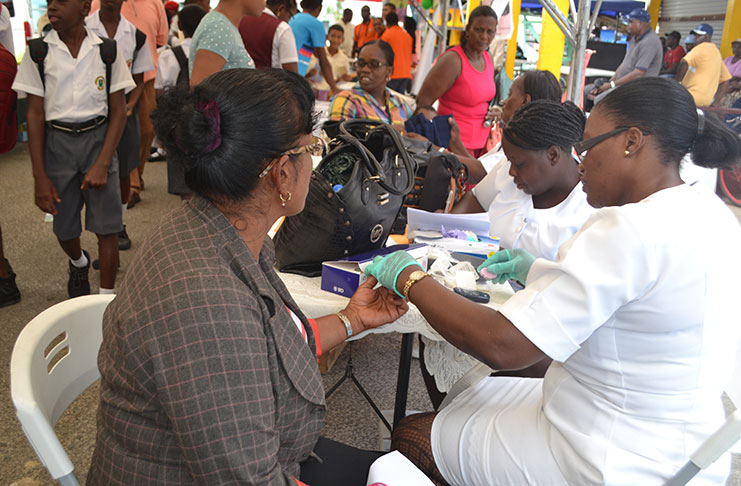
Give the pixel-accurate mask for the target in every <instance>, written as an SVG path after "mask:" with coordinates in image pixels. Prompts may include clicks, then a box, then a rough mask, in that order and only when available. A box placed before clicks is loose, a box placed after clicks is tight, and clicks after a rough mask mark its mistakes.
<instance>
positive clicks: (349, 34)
mask: <svg viewBox="0 0 741 486" xmlns="http://www.w3.org/2000/svg"><path fill="white" fill-rule="evenodd" d="M337 23H338V24H339V25H340V27H342V30H344V31H345V32H344V34H343V35H344V40H343V41H342V44H340V50H341V51H342V52H344V53H345V55H346V56H347V57H348V58H351V57H352V45H353V37H354V36H355V26H354V25H353V24H352V23H351V22H348V23H345V22H343V21H342V20H340V21H339V22H337Z"/></svg>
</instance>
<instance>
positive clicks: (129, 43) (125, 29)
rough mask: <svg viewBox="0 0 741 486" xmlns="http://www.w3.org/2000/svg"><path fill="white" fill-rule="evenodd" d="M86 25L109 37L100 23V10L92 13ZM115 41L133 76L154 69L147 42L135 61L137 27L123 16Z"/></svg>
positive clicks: (86, 20) (101, 35)
mask: <svg viewBox="0 0 741 486" xmlns="http://www.w3.org/2000/svg"><path fill="white" fill-rule="evenodd" d="M85 25H86V26H87V27H88V29H90V30H92V31H93V32H95V33H96V34H98V35H99V36H100V37H108V32H106V30H105V26H104V25H103V22H101V21H100V10H96V11H95V12H93V13H91V14H90V16H88V18H86V19H85ZM113 40H115V41H116V45H118V52H120V53H121V55H122V56H123V58H124V59H125V60H126V65H127V66H128V67H129V69H131V74H140V73H146V72H147V71H151V70H153V69H154V61H152V54H151V53H150V52H149V47H148V46H147V43H146V42H144V44H143V45H142V47H141V49H139V52H137V54H136V59H134V51H135V50H136V27H134V24H132V23H131V22H129V21H128V20H126V18H124V16H123V15H122V16H121V20H119V22H118V28H117V29H116V35H115V36H114V37H113Z"/></svg>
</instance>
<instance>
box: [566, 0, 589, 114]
mask: <svg viewBox="0 0 741 486" xmlns="http://www.w3.org/2000/svg"><path fill="white" fill-rule="evenodd" d="M591 3H592V2H591V0H580V1H579V11H578V12H577V15H576V26H575V27H576V28H575V29H574V37H575V40H576V42H574V44H573V46H574V55H573V56H571V66H570V69H569V84H568V86H567V88H566V99H568V100H570V101H572V102H574V103H575V104H576V105H579V100H580V99H581V97H582V85H581V80H582V76H583V75H584V68H585V66H584V54H585V53H586V50H587V39H589V21H590V18H589V16H590V15H589V7H590V5H591Z"/></svg>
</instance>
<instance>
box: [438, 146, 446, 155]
mask: <svg viewBox="0 0 741 486" xmlns="http://www.w3.org/2000/svg"><path fill="white" fill-rule="evenodd" d="M437 151H438V152H440V153H441V154H442V153H445V147H438V148H437Z"/></svg>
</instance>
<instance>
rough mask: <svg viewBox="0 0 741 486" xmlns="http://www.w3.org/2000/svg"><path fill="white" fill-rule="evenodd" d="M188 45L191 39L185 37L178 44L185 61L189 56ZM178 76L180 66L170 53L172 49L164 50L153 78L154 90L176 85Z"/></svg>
mask: <svg viewBox="0 0 741 486" xmlns="http://www.w3.org/2000/svg"><path fill="white" fill-rule="evenodd" d="M190 43H191V38H190V37H186V38H185V39H183V42H181V43H180V47H182V48H183V54H185V57H186V59H187V58H189V56H190ZM178 76H180V64H179V63H178V58H177V57H175V54H174V53H173V52H172V49H165V50H164V51H163V52H162V53H161V54H160V65H159V68H157V77H156V78H154V89H165V88H168V87H170V86H175V83H177V80H178Z"/></svg>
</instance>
